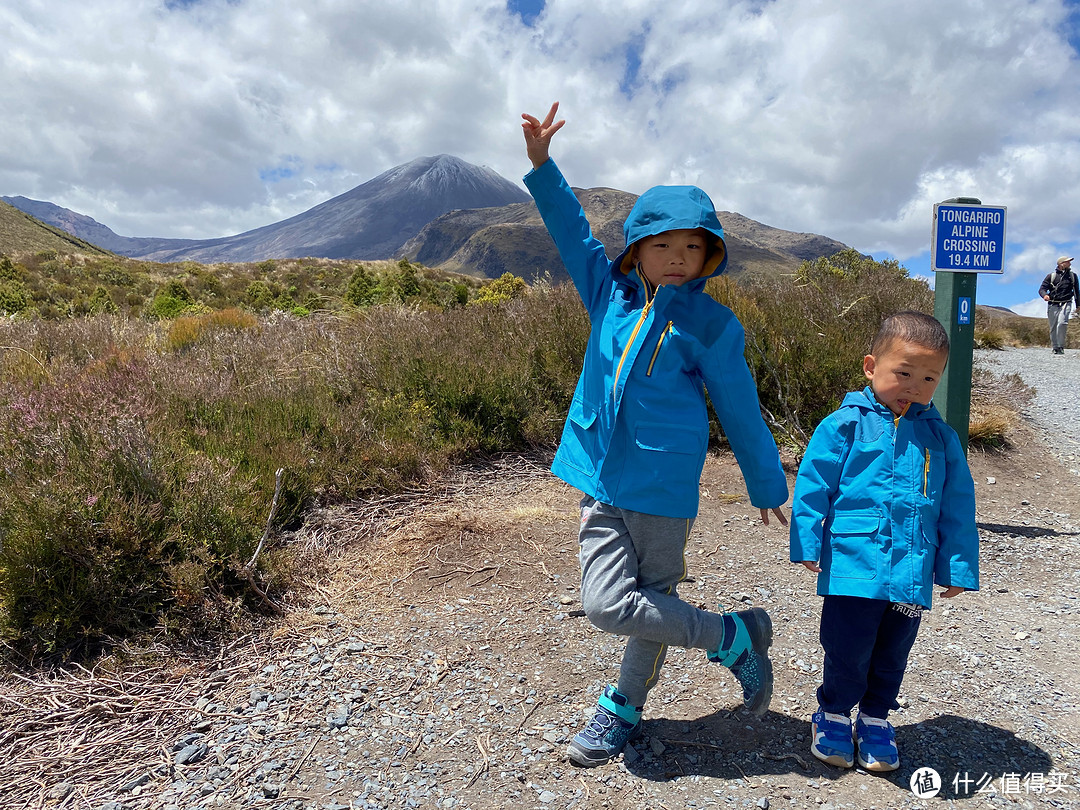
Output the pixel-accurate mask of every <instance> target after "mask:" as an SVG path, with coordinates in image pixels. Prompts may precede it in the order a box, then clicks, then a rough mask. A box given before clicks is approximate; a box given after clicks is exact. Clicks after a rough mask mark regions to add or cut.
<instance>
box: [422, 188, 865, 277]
mask: <svg viewBox="0 0 1080 810" xmlns="http://www.w3.org/2000/svg"><path fill="white" fill-rule="evenodd" d="M574 194H575V195H577V198H578V201H579V202H580V203H581V206H582V208H584V209H585V215H586V216H587V217H588V219H589V224H590V225H591V226H592V231H593V235H594V236H596V238H597V239H599V240H600V241H601V242H603V243H604V248H605V251H606V252H607V255H608V257H609V258H612V259H614V258H615V257H616V256H617V255H618V254H619V253H620V252H621V251H622V249H623V246H624V242H623V229H622V226H623V222H624V221H625V220H626V216H627V214H629V213H630V209H631V208H632V207H633V205H634V202H635V201H636V200H637V196H636V195H634V194H630V193H629V192H626V191H617V190H615V189H610V188H589V189H577V188H576V189H574ZM719 217H720V222H721V224H723V226H724V235H725V241H726V242H727V246H728V254H729V259H728V272H730V273H742V272H750V273H753V272H768V271H783V272H794V271H795V270H797V269H798V267H799V265H800V264H801V263H802V262H803V261H804V260H808V259H816V258H818V257H819V256H831V255H833V254H834V253H838V252H839V251H841V250H844V249H845V248H846V247H847V245H845V244H843V243H842V242H838V241H836V240H835V239H830V238H828V237H826V236H820V235H818V234H807V233H794V232H792V231H785V230H781V229H780V228H773V227H770V226H768V225H763V224H762V223H760V222H756V221H754V220H752V219H749V218H747V217H744V216H742V215H741V214H736V213H733V212H731V211H721V212H719ZM401 252H402V253H403V254H404V255H405V256H406V257H408V258H409V259H411V260H413V261H417V262H420V263H421V264H425V265H429V266H437V267H441V268H442V269H444V270H449V271H451V272H458V273H467V274H470V275H478V276H484V277H487V278H497V277H498V276H500V275H502V274H503V273H506V272H509V273H513V274H515V275H520V276H522V277H524V278H526V279H529V280H534V279H536V278H540V277H543V276H550V277H551V278H552V279H554V280H556V281H561V280H564V279H566V278H567V275H566V270H565V269H564V268H563V265H562V260H561V259H560V258H559V254H558V251H557V250H556V249H555V244H554V243H553V242H552V241H551V237H550V236H549V235H548V233H547V229H546V228H545V227H544V223H543V221H542V220H541V218H540V214H539V212H538V211H537V210H536V205H535V204H533V203H532V202H528V203H522V204H518V205H508V206H504V207H502V208H490V209H484V210H482V211H451V212H450V213H447V214H443V215H442V216H441V217H438V218H436V219H434V220H432V221H431V222H430V223H428V224H427V225H425V226H424V228H423V229H422V230H421V231H420V233H418V234H417V235H416V236H415V237H414V238H412V239H410V240H409V241H408V242H406V243H405V244H404V246H403V247H402V248H401Z"/></svg>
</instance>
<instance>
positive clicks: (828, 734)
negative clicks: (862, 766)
mask: <svg viewBox="0 0 1080 810" xmlns="http://www.w3.org/2000/svg"><path fill="white" fill-rule="evenodd" d="M811 734H812V735H813V742H811V743H810V753H812V754H813V755H814V756H815V757H817V758H818V759H820V760H821V761H822V762H824V763H827V764H829V765H835V766H836V767H838V768H850V767H852V766H853V765H854V764H855V740H854V738H853V737H852V735H851V718H850V717H848V716H847V715H843V714H833V713H832V712H827V711H824V710H822V709H821V708H820V707H819V708H818V710H817V711H816V712H814V715H813V717H812V718H811Z"/></svg>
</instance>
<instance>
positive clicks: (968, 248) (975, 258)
mask: <svg viewBox="0 0 1080 810" xmlns="http://www.w3.org/2000/svg"><path fill="white" fill-rule="evenodd" d="M930 267H931V269H932V270H934V271H935V272H940V271H946V272H953V273H1002V272H1004V270H1005V206H1003V205H964V204H963V203H957V204H952V203H938V204H937V205H935V206H934V235H933V238H932V239H931V241H930Z"/></svg>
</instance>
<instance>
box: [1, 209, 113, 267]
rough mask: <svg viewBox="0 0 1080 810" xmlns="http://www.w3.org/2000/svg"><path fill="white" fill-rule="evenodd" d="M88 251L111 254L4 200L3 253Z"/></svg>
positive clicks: (97, 254) (2, 213)
mask: <svg viewBox="0 0 1080 810" xmlns="http://www.w3.org/2000/svg"><path fill="white" fill-rule="evenodd" d="M43 250H55V251H57V252H59V253H85V254H89V255H95V256H101V255H106V254H107V253H108V251H107V250H102V249H101V248H100V247H97V246H95V245H92V244H90V243H88V242H86V241H84V240H82V239H79V238H78V237H76V236H72V235H71V234H70V233H68V232H66V231H64V230H61V229H60V228H57V227H54V226H52V225H49V224H48V223H45V222H42V221H40V220H38V219H35V218H34V217H33V216H31V215H30V214H27V213H25V212H24V211H20V210H19V209H18V208H15V207H14V206H12V205H9V204H8V203H6V202H3V201H0V253H2V254H7V255H10V254H13V253H16V252H27V253H37V252H40V251H43Z"/></svg>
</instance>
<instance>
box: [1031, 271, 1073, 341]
mask: <svg viewBox="0 0 1080 810" xmlns="http://www.w3.org/2000/svg"><path fill="white" fill-rule="evenodd" d="M1039 296H1040V297H1041V298H1042V300H1043V301H1046V317H1047V319H1048V320H1049V321H1050V345H1051V346H1052V347H1053V350H1054V354H1065V333H1066V331H1067V330H1068V327H1069V316H1070V315H1071V314H1072V308H1073V303H1075V304H1076V306H1077V307H1080V283H1078V282H1077V279H1076V273H1074V272H1073V271H1072V256H1062V257H1061V258H1059V259H1058V260H1057V269H1055V270H1054V272H1053V273H1047V274H1046V278H1044V279H1043V283H1042V286H1040V287H1039Z"/></svg>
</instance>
